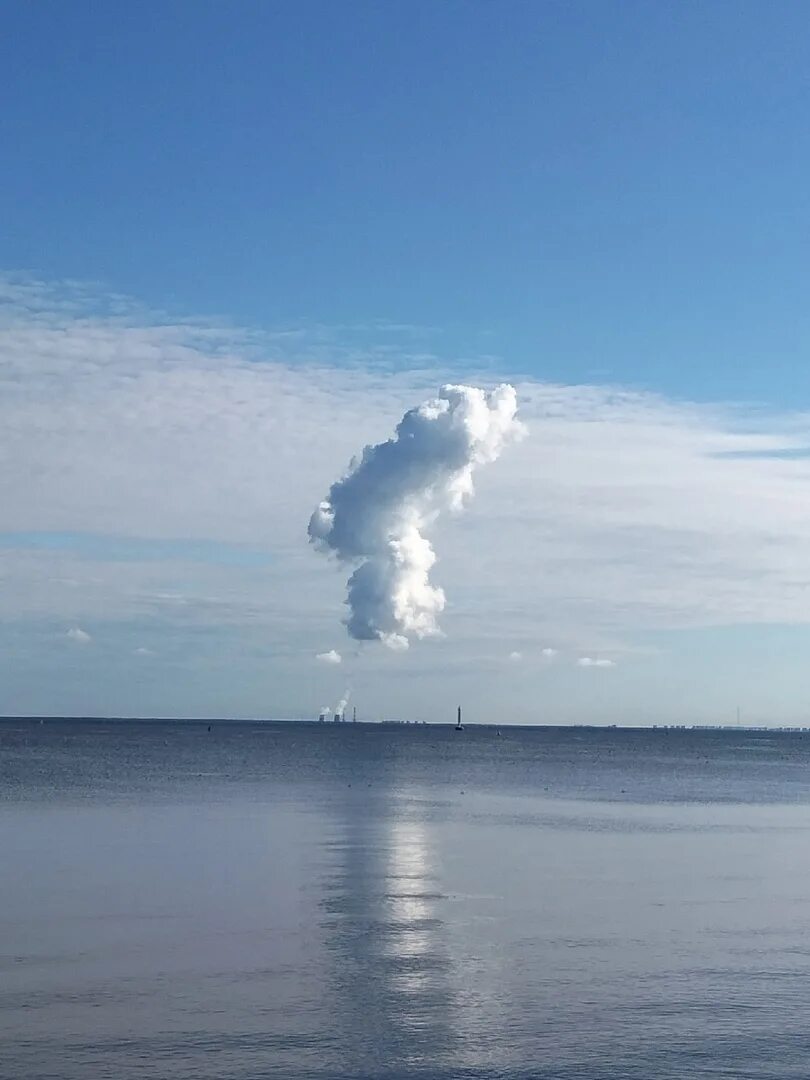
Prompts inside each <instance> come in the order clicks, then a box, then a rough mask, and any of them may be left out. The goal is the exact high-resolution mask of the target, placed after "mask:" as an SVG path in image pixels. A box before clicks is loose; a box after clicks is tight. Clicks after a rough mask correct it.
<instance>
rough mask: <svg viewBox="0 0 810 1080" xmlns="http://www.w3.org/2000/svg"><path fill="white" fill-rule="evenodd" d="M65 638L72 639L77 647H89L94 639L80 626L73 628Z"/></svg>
mask: <svg viewBox="0 0 810 1080" xmlns="http://www.w3.org/2000/svg"><path fill="white" fill-rule="evenodd" d="M65 637H68V638H70V640H71V641H75V642H76V644H77V645H88V644H89V643H90V642H91V641H92V640H93V639H92V638H91V637H90V635H89V634H88V633H87V631H86V630H82V628H81V627H80V626H71V628H70V630H68V631H67V632H66V634H65Z"/></svg>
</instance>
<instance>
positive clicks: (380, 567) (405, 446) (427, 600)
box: [308, 384, 523, 649]
mask: <svg viewBox="0 0 810 1080" xmlns="http://www.w3.org/2000/svg"><path fill="white" fill-rule="evenodd" d="M516 412H517V394H516V393H515V388H514V387H513V386H509V385H507V384H504V385H502V386H498V387H497V388H496V389H495V390H491V391H489V392H487V391H485V390H481V389H479V388H478V387H475V386H444V387H442V389H441V390H440V392H439V395H438V397H435V398H433V399H432V400H430V401H426V402H424V403H423V404H422V405H420V406H419V407H418V408H415V409H411V410H410V411H409V412H406V413H405V415H404V416H403V418H402V419H401V420H400V422H399V424H398V425H397V429H396V433H395V434H394V436H393V438H390V439H388V440H387V442H383V443H378V444H377V445H376V446H367V447H366V448H365V449H364V450H363V453H362V455H361V457H360V458H359V460H358V459H354V460H353V461H352V463H351V466H350V469H349V472H348V473H347V474H346V475H345V476H344V477H343V478H342V479H340V480H337V481H335V483H334V484H332V487H331V488H330V489H329V494H328V495H327V497H326V498H325V499H324V500H323V502H322V503H321V504H320V505H319V506H318V508H317V510H316V511H315V513H314V514H313V515H312V517H311V518H310V521H309V529H308V532H309V538H310V541H311V542H312V543H313V544H314V545H315V546H316V548H318V550H320V551H323V552H326V553H333V554H335V555H336V556H337V557H338V559H339V560H340V561H341V562H343V563H349V564H353V565H354V566H355V570H354V572H353V573H352V575H351V576H350V578H349V581H348V586H347V592H348V595H347V601H346V602H347V604H348V606H349V615H348V618H347V619H346V627H347V629H348V631H349V635H350V636H351V637H353V638H355V639H356V640H358V641H381V642H383V644H385V645H388V646H389V648H392V649H407V648H408V635H409V634H412V635H415V636H416V637H417V638H423V637H430V636H431V635H433V636H435V635H438V634H440V633H441V631H440V630H439V626H438V623H437V621H436V620H437V616H438V615H439V614H440V613H441V611H442V610H443V609H444V593H443V592H442V590H441V589H440V588H439V587H438V586H436V585H432V584H431V583H430V581H429V578H428V575H429V573H430V569H431V567H432V566H433V564H434V562H435V561H436V556H435V554H434V552H433V548H432V547H431V546H430V542H429V540H428V539H427V537H426V536H425V535H424V533H425V530H426V529H427V528H428V527H429V526H430V525H432V524H433V522H434V521H435V520H436V518H437V517H438V516H439V514H440V513H441V511H442V510H444V509H448V510H461V509H462V507H463V506H464V504H465V502H466V501H467V500H468V499H469V498H470V497H471V496H472V494H473V483H472V475H473V471H474V469H475V467H476V466H477V465H484V464H486V463H487V462H490V461H494V460H495V459H496V458H497V457H498V455H499V454H500V452H501V450H502V449H503V447H504V445H505V444H506V443H507V442H508V441H509V440H510V439H512V438H515V437H516V436H518V435H520V434H521V433H522V432H523V425H522V424H521V423H520V421H519V420H517V419H516Z"/></svg>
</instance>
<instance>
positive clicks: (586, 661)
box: [577, 656, 616, 668]
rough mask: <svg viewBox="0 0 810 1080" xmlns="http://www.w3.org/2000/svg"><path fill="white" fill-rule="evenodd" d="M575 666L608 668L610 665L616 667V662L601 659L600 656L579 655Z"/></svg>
mask: <svg viewBox="0 0 810 1080" xmlns="http://www.w3.org/2000/svg"><path fill="white" fill-rule="evenodd" d="M577 666H578V667H599V668H610V667H616V664H615V663H614V661H613V660H603V659H601V658H598V659H594V658H593V657H591V656H581V657H580V658H579V660H577Z"/></svg>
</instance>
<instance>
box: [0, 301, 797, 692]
mask: <svg viewBox="0 0 810 1080" xmlns="http://www.w3.org/2000/svg"><path fill="white" fill-rule="evenodd" d="M5 296H6V299H7V300H8V301H9V308H8V310H7V312H6V313H5V314H4V316H3V320H2V322H0V430H2V432H3V453H2V455H0V532H2V531H3V530H5V531H7V532H10V531H19V532H21V533H23V532H25V533H30V532H33V531H40V532H51V533H65V532H70V531H75V532H92V533H96V534H101V535H103V534H111V535H115V536H117V537H122V536H123V537H137V538H141V539H144V540H153V541H154V540H166V539H173V540H179V541H206V542H209V543H214V544H216V543H222V544H228V545H252V546H261V547H262V548H266V549H267V551H268V552H269V560H270V561H269V562H268V564H267V566H262V567H261V568H258V569H257V568H256V567H251V566H247V565H244V566H242V565H236V564H235V565H219V564H218V565H214V564H213V563H211V564H206V563H205V562H199V561H195V562H194V563H193V564H192V563H190V562H184V560H183V557H182V553H178V554H177V555H176V556H173V557H171V558H170V557H169V556H168V555H166V556H164V557H162V558H161V559H152V560H150V561H146V560H142V559H138V558H136V557H135V556H134V555H129V556H127V557H126V558H124V557H123V556H118V557H116V558H114V559H113V558H106V559H105V558H104V557H103V554H101V553H97V554H95V555H93V556H91V555H89V554H87V553H86V552H85V553H80V552H76V551H70V550H66V549H60V548H58V547H55V546H44V547H41V548H33V547H31V546H30V545H28V544H26V543H25V542H24V541H23V540H21V541H20V542H19V543H17V544H14V545H12V544H11V543H10V542H9V541H8V540H6V541H4V542H3V541H0V542H2V543H3V547H0V588H1V589H2V595H3V619H4V621H5V622H6V623H9V622H13V623H15V624H21V625H22V624H26V625H31V626H34V625H38V624H40V623H42V622H47V623H49V624H51V625H52V626H53V631H54V633H58V631H59V627H61V626H64V625H71V624H72V623H73V622H74V620H75V621H84V620H86V621H87V622H90V623H92V624H93V625H94V626H95V625H97V624H98V623H99V621H104V622H122V623H124V622H132V623H136V622H137V623H138V624H139V625H142V624H143V622H144V620H148V621H149V622H150V624H152V625H155V624H159V625H162V626H164V627H169V628H171V630H172V633H173V634H175V635H176V637H175V639H174V640H176V641H178V642H179V641H187V640H190V639H189V638H188V637H187V635H189V634H191V633H192V632H196V631H198V630H202V629H204V630H205V631H206V632H207V633H211V634H220V635H222V634H224V633H226V632H230V631H231V630H233V631H236V630H239V632H242V633H244V634H245V635H249V636H250V640H251V641H252V642H253V643H254V646H255V648H256V649H260V648H261V649H264V650H265V652H264V654H263V656H264V657H266V655H267V652H272V655H273V656H274V657H278V658H279V660H278V662H279V663H282V662H283V663H284V664H286V665H289V662H290V658H291V657H292V658H294V657H298V658H300V661H301V664H302V665H306V664H308V663H311V657H312V655H313V653H314V652H315V649H316V648H317V642H318V641H322V640H323V639H324V636H325V635H328V634H331V633H332V632H333V627H334V625H335V622H336V620H337V619H339V618H340V616H341V613H342V612H343V593H344V577H343V576H342V575H341V572H340V571H339V570H337V569H336V568H335V567H334V566H330V565H328V564H326V563H325V561H323V560H319V559H318V558H317V556H316V555H315V554H314V553H313V552H312V551H311V550H310V549H309V548H308V546H307V543H306V526H307V521H308V519H309V516H310V514H311V511H312V506H313V505H315V504H316V503H317V501H318V499H319V498H320V497H321V496H322V494H323V492H324V491H325V490H327V489H328V487H329V484H330V483H331V482H332V480H333V479H334V477H335V475H336V470H340V469H341V468H343V467H345V466H348V463H349V460H350V458H351V457H352V455H353V454H355V453H357V452H358V451H359V450H361V449H362V446H363V445H364V444H366V443H375V442H378V441H380V439H383V438H385V437H387V435H388V434H389V433H390V430H391V428H392V425H393V424H394V423H395V422H396V420H397V419H398V418H399V417H400V416H401V414H402V412H403V410H404V408H406V407H408V406H410V405H412V404H413V403H414V402H418V401H420V400H422V398H423V397H424V396H426V395H429V394H431V393H434V392H435V391H436V389H437V388H438V386H439V384H440V383H441V382H443V381H446V380H448V379H450V380H453V379H458V378H460V379H464V380H470V381H488V382H489V383H490V384H492V383H494V382H497V381H500V380H501V379H502V378H508V377H509V374H510V373H509V372H508V371H503V370H502V371H499V372H498V373H497V376H495V377H487V376H483V377H482V375H481V373H480V372H476V371H475V369H474V366H473V367H472V368H468V369H466V370H464V371H461V372H459V371H452V370H448V369H447V368H445V369H444V370H440V364H439V362H438V361H437V360H436V359H435V357H423V358H421V360H420V358H418V357H416V356H415V355H414V354H413V353H411V354H407V353H406V352H401V353H400V354H399V356H398V357H397V356H396V353H395V352H394V351H393V349H392V347H391V344H390V341H391V338H390V336H389V337H387V339H386V341H387V344H386V350H385V351H382V350H380V351H377V352H375V351H374V350H373V349H371V348H369V347H366V346H365V345H364V346H363V347H362V348H360V347H355V346H354V345H352V346H351V347H349V346H347V345H346V344H345V343H344V344H341V342H340V341H339V340H336V338H335V337H334V336H333V337H331V338H330V337H329V335H328V334H327V332H326V331H324V330H323V328H317V333H315V334H312V333H309V332H308V331H306V329H301V328H295V329H294V331H292V332H290V333H288V334H281V333H279V334H264V335H259V334H255V333H249V332H246V331H234V330H233V329H230V328H227V327H222V326H217V325H213V324H210V323H206V322H204V321H199V322H194V321H190V320H189V321H182V320H176V321H171V320H169V319H167V318H166V317H165V316H155V315H150V314H149V313H148V312H144V311H142V310H139V309H138V308H137V307H135V306H133V305H130V304H128V303H127V302H126V301H125V300H123V299H122V298H120V297H112V298H103V297H102V298H97V297H94V296H93V295H92V294H91V292H90V291H88V290H85V291H82V290H81V289H78V288H76V287H70V288H66V287H61V286H44V285H41V284H38V283H36V282H30V281H28V282H19V281H18V282H13V281H8V282H6V285H5ZM102 309H103V310H102ZM332 357H337V361H338V362H333V359H332ZM392 357H393V358H394V359H393V360H392ZM397 359H398V360H401V361H402V364H401V365H398V364H397V362H396V360H397ZM420 363H421V367H420V366H419V365H420ZM405 365H407V368H408V370H406V369H405ZM426 369H428V370H426ZM518 393H519V402H520V405H519V415H520V417H521V419H523V420H524V421H525V422H526V423H527V425H528V428H529V436H528V438H526V439H525V440H524V441H523V442H522V443H521V444H519V445H517V446H514V447H512V448H510V452H509V454H508V455H504V456H503V458H502V459H500V460H499V461H497V462H496V463H494V464H493V465H491V466H489V467H488V469H487V470H485V471H482V473H481V475H480V478H479V480H478V481H477V495H476V500H475V502H474V503H473V504H472V505H471V507H470V509H469V512H468V514H467V515H466V516H465V517H464V518H461V519H457V520H455V519H448V520H443V521H442V522H440V523H439V525H438V526H437V536H436V549H437V550H438V551H440V552H441V559H440V560H439V561H438V562H437V564H436V567H435V571H434V574H435V579H436V584H437V585H438V586H441V587H442V588H443V589H445V591H446V593H447V595H448V596H450V597H452V604H451V605H449V607H448V608H447V610H446V612H445V614H444V616H443V629H444V631H445V633H446V635H447V637H446V640H445V641H443V642H434V643H432V645H425V646H422V645H419V647H418V648H417V647H414V648H413V649H411V650H410V653H409V654H407V655H399V656H396V655H391V654H390V653H387V652H386V653H385V655H383V650H376V651H371V650H367V649H363V650H361V654H362V655H361V657H360V659H359V660H357V661H356V663H358V664H366V665H368V668H369V670H370V668H371V666H372V665H376V669H375V670H378V671H380V672H383V673H388V672H390V671H393V670H402V671H406V672H408V673H409V674H411V675H412V674H413V673H414V672H418V671H424V670H427V665H429V664H435V665H436V669H437V670H439V669H441V668H442V667H443V666H445V665H446V664H447V663H453V664H462V663H463V662H468V661H469V657H474V656H488V657H493V656H497V655H499V642H502V641H504V640H507V641H508V640H518V641H525V640H531V639H532V638H539V639H540V640H542V639H543V638H544V637H545V638H546V640H548V639H549V638H551V639H552V640H555V641H557V642H558V646H559V650H560V651H561V652H564V653H568V654H573V655H579V654H582V653H584V652H586V651H588V652H591V651H592V650H599V652H600V653H601V652H606V653H608V654H609V655H611V656H614V657H617V658H620V657H621V656H622V655H623V652H624V651H626V650H628V649H630V648H633V647H634V642H635V641H636V640H637V639H638V637H639V635H642V634H644V633H646V632H648V631H655V630H670V629H684V628H692V627H708V626H725V625H729V624H767V623H794V624H807V623H808V622H810V605H809V604H808V595H810V558H808V551H810V457H805V456H801V454H798V455H797V454H795V453H794V454H793V455H792V456H791V455H790V454H788V455H784V454H782V455H781V456H780V454H779V453H775V452H778V451H797V450H801V448H803V447H807V446H810V419H809V418H808V417H807V416H806V415H804V414H771V415H765V414H763V413H762V412H750V411H746V410H745V409H742V408H740V407H736V406H730V405H729V406H723V405H718V406H715V407H711V408H710V407H705V406H698V405H694V404H690V403H680V402H673V401H668V400H666V399H664V398H662V397H660V396H656V395H653V394H645V393H632V392H627V391H624V390H616V389H615V388H611V387H599V386H559V385H553V384H542V383H536V382H530V381H526V382H524V383H523V384H521V385H519V386H518ZM75 629H78V627H75ZM189 647H190V646H189ZM500 649H501V650H502V646H500ZM555 651H556V650H555ZM501 654H502V652H501ZM541 655H542V656H543V657H544V658H545V659H551V658H552V657H553V655H554V652H553V651H550V650H548V649H546V650H542V653H541ZM429 657H433V658H434V659H429ZM583 659H588V657H583ZM352 663H355V660H353V661H352ZM381 678H382V676H381ZM437 678H438V676H437Z"/></svg>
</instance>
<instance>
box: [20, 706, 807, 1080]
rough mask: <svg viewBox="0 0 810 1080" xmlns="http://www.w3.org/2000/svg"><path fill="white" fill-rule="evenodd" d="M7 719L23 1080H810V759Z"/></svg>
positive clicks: (533, 733) (472, 738) (342, 729)
mask: <svg viewBox="0 0 810 1080" xmlns="http://www.w3.org/2000/svg"><path fill="white" fill-rule="evenodd" d="M501 732H502V734H501V736H500V737H498V736H497V735H496V734H495V730H494V729H492V728H484V727H481V728H477V727H471V726H468V728H467V730H466V731H465V732H464V733H459V734H457V733H455V732H454V731H453V730H452V728H440V727H415V726H408V727H395V726H377V725H370V724H369V725H365V724H358V725H351V724H347V725H333V724H326V725H306V724H284V723H247V722H236V721H219V722H214V723H213V724H212V725H211V730H210V731H209V730H208V722H207V721H205V722H161V721H149V722H146V721H144V722H136V721H91V720H86V721H78V720H48V721H45V722H44V723H40V722H39V721H34V720H8V721H2V722H0V1077H2V1078H3V1080H17V1078H19V1080H108V1078H109V1080H136V1078H146V1077H149V1078H159V1080H261V1078H264V1077H279V1078H283V1080H299V1078H310V1077H311V1078H313V1080H343V1078H350V1077H351V1078H353V1080H361V1078H362V1080H365V1078H368V1080H372V1078H374V1080H393V1078H401V1077H425V1078H428V1077H430V1078H432V1080H467V1078H469V1080H473V1078H475V1080H478V1078H484V1077H493V1078H503V1080H507V1078H509V1080H512V1078H515V1080H518V1078H520V1080H528V1078H537V1080H573V1078H577V1080H579V1078H582V1080H602V1078H604V1080H608V1078H609V1080H665V1078H666V1080H676V1078H677V1080H685V1078H691V1077H734V1078H740V1080H742V1078H757V1080H759V1078H765V1077H768V1078H779V1080H789V1078H797V1080H798V1078H801V1080H806V1078H807V1077H808V1076H810V1003H809V1002H810V735H808V734H800V733H798V734H789V733H772V732H767V733H759V732H740V731H726V732H710V731H706V732H691V731H669V732H666V731H663V730H657V731H653V730H649V731H638V730H635V731H633V730H623V729H581V728H562V729H561V728H542V729H515V728H508V727H503V728H502V729H501Z"/></svg>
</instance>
